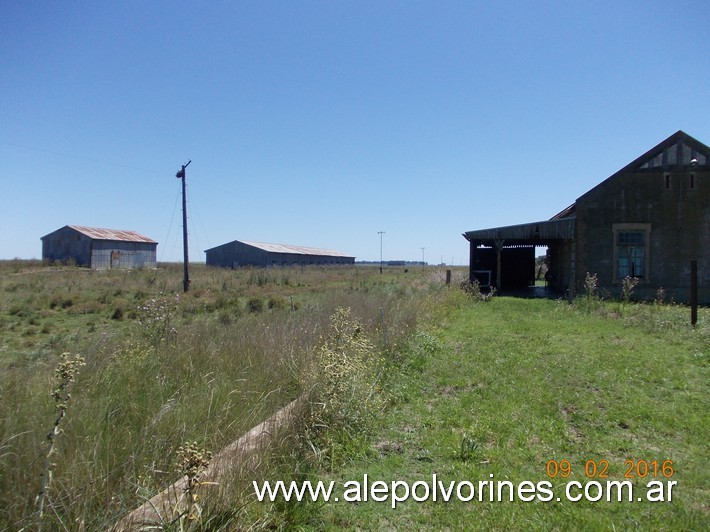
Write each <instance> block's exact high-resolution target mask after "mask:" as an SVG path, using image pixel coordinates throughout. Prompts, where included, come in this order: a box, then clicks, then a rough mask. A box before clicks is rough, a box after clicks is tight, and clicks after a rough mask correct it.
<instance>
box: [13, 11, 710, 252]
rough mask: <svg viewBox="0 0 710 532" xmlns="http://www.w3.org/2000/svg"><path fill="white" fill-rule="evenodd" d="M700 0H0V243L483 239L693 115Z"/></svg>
mask: <svg viewBox="0 0 710 532" xmlns="http://www.w3.org/2000/svg"><path fill="white" fill-rule="evenodd" d="M709 19H710V4H709V3H708V2H707V0H698V1H691V0H676V1H673V2H667V1H663V2H660V1H655V2H654V1H633V2H632V1H625V0H612V1H607V0H600V1H594V2H574V1H573V2H565V1H556V2H546V1H541V2H532V1H530V2H526V1H518V2H510V1H507V0H503V1H495V2H493V1H485V2H483V1H467V2H452V1H445V0H444V1H441V0H440V1H431V2H420V1H406V2H405V1H379V2H369V1H363V0H357V1H327V2H326V1H294V2H291V1H288V2H287V1H280V2H274V1H259V2H257V1H252V2H242V1H210V2H193V1H189V2H187V1H186V2H182V1H170V2H167V1H165V2H161V1H151V2H145V1H142V0H141V1H126V0H122V1H120V2H108V1H96V2H95V1H71V2H49V1H27V2H24V1H23V2H19V1H18V2H14V1H8V2H3V5H2V7H1V8H0V183H1V184H2V191H1V192H0V258H2V259H9V258H13V257H20V258H33V257H35V258H39V257H41V243H40V237H42V236H43V235H45V234H47V233H50V232H52V231H54V230H56V229H58V228H60V227H62V226H64V225H67V224H76V225H89V226H96V227H105V228H114V229H128V230H135V231H138V232H140V233H143V234H145V235H147V236H149V237H151V238H153V239H155V240H157V241H159V245H158V259H159V260H162V261H179V260H181V257H182V255H181V253H182V251H181V250H182V248H181V238H182V234H181V223H182V222H181V217H180V207H179V203H178V197H179V190H180V188H179V180H178V179H176V178H175V172H176V171H178V170H179V169H180V165H181V164H183V163H185V162H186V161H187V160H188V159H191V160H192V164H191V165H190V167H189V168H188V176H187V181H188V202H189V206H188V214H189V221H188V226H189V230H190V249H191V259H192V260H195V261H203V260H204V253H203V252H204V250H205V249H208V248H210V247H213V246H217V245H220V244H223V243H225V242H229V241H232V240H235V239H237V240H256V241H263V242H273V243H283V244H296V245H303V246H312V247H321V248H330V249H335V250H339V251H342V252H346V253H348V254H352V255H355V256H356V257H357V259H358V260H379V253H380V240H379V235H378V234H377V232H378V231H381V230H382V231H386V233H385V235H384V258H385V259H407V260H420V259H421V257H422V250H421V248H425V250H424V256H425V260H426V261H427V262H430V263H438V262H440V261H442V260H443V261H444V262H446V263H450V262H451V260H452V259H453V261H454V262H455V263H457V264H459V263H462V262H465V261H467V257H468V251H467V249H468V248H467V242H466V241H465V240H464V238H463V237H462V236H461V233H463V232H464V231H468V230H472V229H481V228H486V227H492V226H498V225H510V224H516V223H524V222H529V221H536V220H543V219H547V218H549V217H550V216H552V215H554V214H555V213H557V212H558V211H560V210H561V209H562V208H564V207H566V206H567V205H569V204H570V203H572V202H573V201H574V200H575V198H577V197H578V196H580V195H582V194H583V193H584V192H586V191H587V190H588V189H590V188H591V187H592V186H594V185H596V184H597V183H598V182H600V181H602V180H603V179H605V178H606V177H608V176H609V175H611V174H613V173H614V172H616V171H617V170H619V169H620V168H622V167H623V166H625V165H626V164H627V163H629V162H630V161H632V160H633V159H635V158H636V157H638V156H639V155H641V154H642V153H643V152H645V151H646V150H648V149H650V148H651V147H653V146H654V145H655V144H657V143H658V142H660V141H662V140H664V139H665V138H666V137H668V136H670V135H671V134H673V133H675V132H676V131H677V130H679V129H682V130H684V131H685V132H686V133H688V134H690V135H692V136H694V137H696V138H697V139H698V140H700V141H701V142H704V143H706V144H708V143H710V116H709V112H708V109H709V106H710V59H709V58H710V37H709V36H708V20H709Z"/></svg>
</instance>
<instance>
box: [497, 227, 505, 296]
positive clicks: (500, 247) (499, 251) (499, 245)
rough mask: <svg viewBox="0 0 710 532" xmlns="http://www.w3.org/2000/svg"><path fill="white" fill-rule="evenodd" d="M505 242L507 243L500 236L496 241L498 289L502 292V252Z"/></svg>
mask: <svg viewBox="0 0 710 532" xmlns="http://www.w3.org/2000/svg"><path fill="white" fill-rule="evenodd" d="M503 244H505V240H503V239H502V238H499V239H497V240H496V241H495V246H496V290H498V291H499V292H500V290H501V288H503V287H502V285H501V281H500V279H501V264H502V262H503V261H502V259H501V254H502V252H503Z"/></svg>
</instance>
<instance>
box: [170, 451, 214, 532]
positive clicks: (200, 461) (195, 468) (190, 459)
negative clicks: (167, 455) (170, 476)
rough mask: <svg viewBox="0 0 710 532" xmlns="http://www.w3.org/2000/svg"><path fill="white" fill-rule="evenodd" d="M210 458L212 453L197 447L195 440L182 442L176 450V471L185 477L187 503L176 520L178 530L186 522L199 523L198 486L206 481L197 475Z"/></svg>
mask: <svg viewBox="0 0 710 532" xmlns="http://www.w3.org/2000/svg"><path fill="white" fill-rule="evenodd" d="M210 460H212V453H211V452H210V451H206V450H205V449H201V448H200V447H198V445H197V442H187V443H183V444H182V445H181V446H180V447H179V448H178V450H177V463H176V466H177V471H178V473H180V474H182V475H185V476H186V477H187V484H186V485H185V497H186V498H187V504H186V505H185V510H184V511H183V512H180V514H179V515H178V517H177V518H176V520H177V521H179V523H180V530H183V529H184V527H185V524H186V522H187V524H188V526H189V527H190V528H191V527H192V523H195V524H199V521H200V517H201V516H202V507H201V506H200V505H199V504H198V502H197V501H198V494H197V491H198V488H199V487H200V486H202V485H205V484H206V483H204V482H200V481H199V477H200V475H201V474H202V472H203V471H204V470H205V469H207V466H208V465H209V464H210Z"/></svg>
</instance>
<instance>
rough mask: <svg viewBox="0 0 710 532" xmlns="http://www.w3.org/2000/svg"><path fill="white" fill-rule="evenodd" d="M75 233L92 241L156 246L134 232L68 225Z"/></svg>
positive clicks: (153, 241)
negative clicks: (144, 243)
mask: <svg viewBox="0 0 710 532" xmlns="http://www.w3.org/2000/svg"><path fill="white" fill-rule="evenodd" d="M67 227H71V228H72V229H74V230H75V231H79V232H80V233H82V234H83V235H86V236H88V237H89V238H93V239H94V240H115V241H119V242H147V243H150V244H157V242H156V241H155V240H153V239H152V238H148V237H147V236H143V235H141V234H139V233H136V232H135V231H124V230H121V229H101V228H100V227H85V226H83V225H68V226H67Z"/></svg>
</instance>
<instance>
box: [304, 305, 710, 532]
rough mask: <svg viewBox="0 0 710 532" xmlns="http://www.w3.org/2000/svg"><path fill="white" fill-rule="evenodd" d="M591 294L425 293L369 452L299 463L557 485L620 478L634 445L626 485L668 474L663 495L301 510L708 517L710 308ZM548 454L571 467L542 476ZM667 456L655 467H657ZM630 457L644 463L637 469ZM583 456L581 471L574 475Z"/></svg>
mask: <svg viewBox="0 0 710 532" xmlns="http://www.w3.org/2000/svg"><path fill="white" fill-rule="evenodd" d="M597 303H598V304H597V306H596V307H595V309H596V310H595V311H594V312H592V313H590V312H589V309H588V307H587V300H586V296H582V297H581V298H580V300H579V305H573V306H569V305H568V304H566V303H563V302H559V301H548V300H525V299H515V298H505V297H496V298H494V299H493V300H492V301H489V302H487V303H486V304H483V303H481V302H480V301H476V300H474V299H472V298H470V297H468V298H464V297H463V296H462V295H461V293H450V294H449V295H448V296H447V297H446V298H445V300H444V301H442V302H440V303H439V304H437V305H435V307H434V309H433V313H432V315H431V320H430V322H429V328H428V332H424V331H420V332H419V333H417V335H416V336H414V338H413V339H412V341H411V342H410V345H409V348H408V351H407V352H406V354H405V355H404V357H405V362H404V364H403V365H402V372H401V374H400V375H398V377H397V378H396V379H391V382H392V383H393V387H394V394H395V395H397V396H399V397H400V401H399V403H398V404H397V405H396V406H395V407H393V408H392V409H391V410H390V411H389V413H388V414H387V415H386V416H385V418H384V419H383V420H382V422H381V425H380V430H379V433H378V434H377V435H376V436H374V437H373V439H372V440H371V444H370V447H369V449H368V452H366V453H362V452H361V453H360V455H359V456H357V457H355V458H353V459H352V460H351V461H349V462H346V463H343V464H342V465H341V466H339V467H332V468H329V467H321V468H319V469H318V470H317V471H316V472H315V473H314V474H313V475H312V477H311V478H312V479H313V480H324V481H331V480H333V481H335V482H336V485H337V486H342V485H343V484H344V483H345V482H347V481H349V480H359V481H361V482H362V479H363V476H364V475H365V474H367V475H368V477H369V479H370V482H374V481H375V480H384V481H385V482H387V483H391V482H392V481H393V480H404V481H408V482H409V484H410V485H412V484H413V483H414V482H417V481H424V482H431V480H432V475H433V474H436V475H437V477H438V479H440V480H442V481H445V482H446V483H448V482H451V481H457V482H458V481H463V480H468V481H472V482H474V484H476V486H478V484H477V483H478V481H488V480H491V479H493V480H498V481H503V480H507V481H511V482H514V483H516V484H518V483H521V482H522V481H525V480H528V481H532V482H533V483H537V482H539V481H543V480H549V481H550V482H551V484H552V486H553V488H552V489H553V490H554V493H555V495H556V496H560V495H564V487H563V486H564V483H565V482H567V481H570V480H576V481H580V482H581V483H582V484H584V483H585V482H586V481H587V480H597V481H600V480H601V481H606V480H626V479H625V478H624V475H625V473H626V472H627V471H628V470H629V468H631V467H632V464H631V463H627V462H626V461H627V460H633V461H634V463H635V464H636V465H635V467H638V468H639V469H635V468H634V469H633V471H632V472H633V475H632V477H634V478H632V479H631V480H632V482H633V485H634V486H635V489H638V490H639V491H638V492H637V495H640V496H641V495H643V494H645V491H646V489H645V484H646V482H648V481H649V480H654V479H655V480H661V481H664V482H665V481H667V480H675V481H677V483H678V484H677V486H676V490H675V491H674V492H673V500H672V502H638V501H634V502H633V503H630V502H616V500H614V501H613V502H605V501H603V502H595V503H592V502H582V501H580V502H570V501H565V500H564V498H563V500H562V502H557V501H550V502H542V501H538V500H535V501H534V502H522V501H520V500H518V499H517V495H516V497H515V498H516V501H515V502H509V501H508V500H507V499H506V500H504V501H503V502H497V501H496V502H490V501H489V500H488V499H487V497H488V492H486V495H485V498H484V501H483V502H479V501H478V500H477V499H476V500H474V501H472V502H460V501H455V502H453V501H452V502H448V503H444V502H441V500H440V501H439V502H431V501H429V502H415V501H413V500H409V501H407V502H404V503H399V504H398V505H397V508H396V509H392V508H391V505H390V503H391V501H390V500H388V501H387V502H380V503H376V502H372V501H370V502H368V503H357V504H354V503H348V502H329V503H328V504H325V505H323V504H322V503H321V506H320V507H319V511H318V512H317V514H316V515H310V516H309V518H310V521H309V522H308V525H313V526H317V527H324V528H331V527H332V528H334V527H352V528H356V527H357V528H364V529H381V528H393V529H407V528H409V529H420V528H428V527H434V528H437V529H441V528H444V529H446V528H453V529H530V528H533V529H567V528H570V527H572V528H581V529H617V530H618V529H629V528H651V529H685V530H705V529H707V528H708V525H710V518H709V517H708V506H707V487H708V481H709V480H710V475H709V474H708V471H707V467H706V464H707V462H708V458H710V453H709V451H708V446H707V441H708V436H709V435H710V434H709V429H708V427H710V414H709V412H710V408H709V407H710V395H709V394H708V382H709V381H708V366H709V357H710V352H708V345H710V341H709V340H710V323H709V321H710V320H709V319H710V315H709V314H708V312H707V309H703V313H702V316H703V319H702V320H701V323H700V324H699V326H698V328H697V329H695V330H693V329H691V328H690V326H689V323H688V319H689V313H688V309H687V308H683V307H677V306H659V305H657V304H647V305H632V306H631V307H629V304H628V302H627V303H626V309H625V312H624V313H623V315H622V314H620V313H619V304H618V303H615V302H597ZM550 460H555V461H556V464H557V465H559V464H560V462H562V461H563V460H567V461H568V462H569V465H570V467H571V475H570V476H569V477H568V478H562V476H560V474H559V471H555V470H554V468H555V463H552V464H550V470H551V471H552V472H553V473H557V476H556V477H555V478H549V477H548V474H547V469H546V468H547V466H548V462H549V461H550ZM590 460H591V461H593V462H590V463H588V461H590ZM666 460H671V461H672V467H673V468H674V475H673V476H672V477H671V478H670V479H669V478H665V477H664V476H663V471H661V469H660V468H661V465H662V464H663V462H664V461H666ZM640 461H646V462H647V463H648V464H650V469H651V472H650V473H649V474H648V475H647V476H646V477H645V478H641V475H644V474H645V473H646V472H645V469H644V467H645V465H644V464H640V465H639V462H640ZM654 461H656V462H657V464H658V472H657V473H656V474H655V477H654V473H653V469H654V466H653V462H654ZM607 463H608V471H607V472H606V473H607V474H608V479H607V478H604V477H603V476H602V469H603V468H604V466H606V464H607ZM585 465H586V466H587V467H588V472H589V473H591V474H592V475H596V476H593V477H592V478H589V479H588V478H587V476H586V474H585ZM667 465H668V464H667ZM563 466H564V467H566V466H567V463H564V464H563ZM595 469H596V473H595ZM669 472H670V470H669V469H666V471H665V473H669ZM491 475H493V477H491ZM447 485H448V484H447ZM421 493H422V490H420V494H421ZM464 493H465V494H467V493H468V492H464ZM503 493H504V497H507V493H508V491H504V492H503ZM574 493H575V494H576V493H577V492H574Z"/></svg>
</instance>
